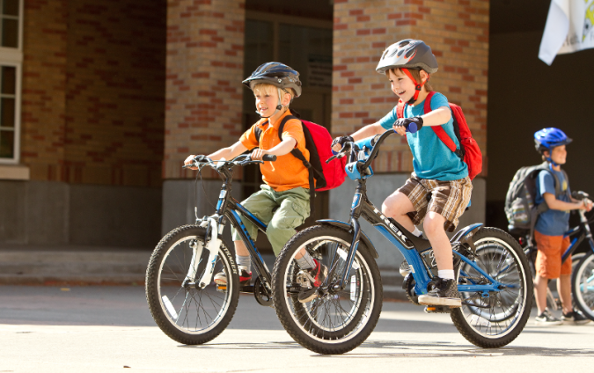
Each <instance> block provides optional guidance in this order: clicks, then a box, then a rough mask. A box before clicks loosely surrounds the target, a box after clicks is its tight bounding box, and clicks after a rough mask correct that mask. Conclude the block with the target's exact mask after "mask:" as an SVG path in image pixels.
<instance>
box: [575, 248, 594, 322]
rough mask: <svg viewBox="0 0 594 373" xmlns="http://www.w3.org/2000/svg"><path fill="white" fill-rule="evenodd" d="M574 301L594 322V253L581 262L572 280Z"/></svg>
mask: <svg viewBox="0 0 594 373" xmlns="http://www.w3.org/2000/svg"><path fill="white" fill-rule="evenodd" d="M571 290H572V291H573V300H574V303H575V305H576V306H577V307H578V309H579V310H580V311H582V313H583V314H584V316H586V317H587V318H589V319H590V320H594V252H590V253H588V254H587V255H586V256H584V257H583V258H582V260H580V262H579V264H578V265H577V267H576V268H575V270H574V272H573V276H572V278H571Z"/></svg>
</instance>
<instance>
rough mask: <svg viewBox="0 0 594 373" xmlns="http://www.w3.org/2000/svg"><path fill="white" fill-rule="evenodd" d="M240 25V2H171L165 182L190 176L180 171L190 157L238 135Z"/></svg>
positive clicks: (242, 17) (228, 142) (242, 18)
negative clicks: (184, 161) (185, 160)
mask: <svg viewBox="0 0 594 373" xmlns="http://www.w3.org/2000/svg"><path fill="white" fill-rule="evenodd" d="M244 24H245V1H243V0H169V2H168V14H167V76H166V87H167V88H166V90H167V95H166V116H165V117H166V119H165V123H166V129H165V156H164V162H163V177H164V178H165V179H175V178H184V177H194V176H195V173H194V172H184V170H182V169H181V165H182V162H183V160H184V159H185V158H186V157H187V156H188V155H189V154H208V153H210V152H213V151H215V150H217V149H219V148H221V147H222V146H229V145H231V144H233V143H234V142H236V141H237V139H238V138H239V136H240V135H241V133H242V131H241V130H242V122H241V112H242V94H243V90H244V88H243V86H242V84H241V80H242V79H243V77H242V74H243V53H244V51H243V45H244ZM205 176H206V177H212V176H213V175H212V174H207V175H205Z"/></svg>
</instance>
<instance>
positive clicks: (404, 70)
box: [400, 67, 429, 105]
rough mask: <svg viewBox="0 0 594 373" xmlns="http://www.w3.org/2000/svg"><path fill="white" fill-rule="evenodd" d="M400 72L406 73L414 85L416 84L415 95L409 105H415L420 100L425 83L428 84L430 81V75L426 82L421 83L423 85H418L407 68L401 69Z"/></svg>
mask: <svg viewBox="0 0 594 373" xmlns="http://www.w3.org/2000/svg"><path fill="white" fill-rule="evenodd" d="M400 70H401V71H402V72H404V73H405V74H406V76H408V77H409V78H410V80H412V81H413V83H415V94H414V96H413V97H412V98H411V99H410V100H408V104H409V105H413V104H414V103H415V102H416V101H417V99H418V98H419V93H421V89H422V88H423V86H424V85H425V83H427V82H428V81H429V74H427V79H425V81H424V82H423V81H421V83H417V80H416V79H415V78H414V77H413V76H412V74H411V73H410V71H409V70H408V69H407V68H404V67H401V68H400Z"/></svg>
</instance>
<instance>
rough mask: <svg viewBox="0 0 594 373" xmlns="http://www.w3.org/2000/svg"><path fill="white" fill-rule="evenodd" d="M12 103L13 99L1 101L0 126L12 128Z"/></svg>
mask: <svg viewBox="0 0 594 373" xmlns="http://www.w3.org/2000/svg"><path fill="white" fill-rule="evenodd" d="M14 102H15V101H14V98H3V99H2V104H1V106H0V107H1V109H0V110H2V115H1V116H0V118H2V119H1V120H2V122H1V123H0V126H2V127H14Z"/></svg>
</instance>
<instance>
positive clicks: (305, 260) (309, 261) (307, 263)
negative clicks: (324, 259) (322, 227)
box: [297, 252, 316, 269]
mask: <svg viewBox="0 0 594 373" xmlns="http://www.w3.org/2000/svg"><path fill="white" fill-rule="evenodd" d="M297 264H298V265H299V268H301V269H311V268H315V266H316V262H314V260H313V258H312V257H311V255H309V253H308V252H306V253H305V255H303V256H302V257H301V259H297Z"/></svg>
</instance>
